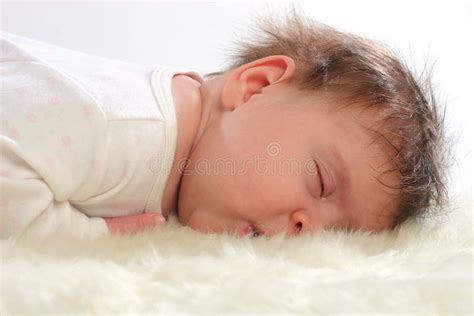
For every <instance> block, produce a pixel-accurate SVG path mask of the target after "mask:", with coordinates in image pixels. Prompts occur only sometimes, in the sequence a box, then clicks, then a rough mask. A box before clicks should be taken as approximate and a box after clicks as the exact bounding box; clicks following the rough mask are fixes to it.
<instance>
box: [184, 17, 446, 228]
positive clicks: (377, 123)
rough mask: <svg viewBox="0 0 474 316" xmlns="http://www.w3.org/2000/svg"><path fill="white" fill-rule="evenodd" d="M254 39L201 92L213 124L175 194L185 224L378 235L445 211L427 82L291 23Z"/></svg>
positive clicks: (311, 25)
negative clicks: (358, 231) (432, 212)
mask: <svg viewBox="0 0 474 316" xmlns="http://www.w3.org/2000/svg"><path fill="white" fill-rule="evenodd" d="M261 34H263V35H262V36H261V37H260V38H257V39H253V40H251V41H248V42H246V43H242V44H241V45H240V47H239V48H238V49H237V54H236V58H235V59H234V63H233V64H232V65H231V66H230V67H229V68H228V69H226V70H225V71H223V72H221V73H215V74H212V76H211V78H210V79H208V80H207V81H206V82H205V83H204V84H203V86H202V89H201V93H202V102H203V104H204V105H206V106H208V107H209V109H210V114H209V119H208V121H207V124H206V127H205V129H204V131H203V133H202V134H201V136H200V138H199V141H198V142H197V143H195V145H194V147H193V149H192V152H191V155H190V157H189V162H188V164H187V166H186V169H185V170H184V175H183V178H182V182H181V188H180V194H179V219H180V221H181V222H182V223H183V224H185V225H189V226H191V227H192V228H195V229H198V230H201V231H205V232H236V233H237V234H254V235H258V234H265V235H273V234H275V233H280V232H282V233H289V234H297V233H300V232H314V231H317V230H321V229H328V228H336V229H337V228H343V229H362V230H370V231H380V230H383V229H392V228H395V227H397V226H399V225H400V224H401V223H402V222H404V221H405V220H406V219H408V218H410V217H413V216H420V215H423V214H425V213H426V212H427V211H428V210H430V209H431V210H433V209H435V208H436V206H440V205H441V203H442V202H443V201H444V199H445V186H444V173H443V170H444V169H443V162H444V160H443V158H444V155H443V149H444V146H443V126H442V121H443V120H442V118H441V117H440V113H439V110H438V109H437V106H436V104H435V101H434V98H433V94H432V90H431V86H430V84H429V80H426V81H425V83H424V85H423V86H421V85H420V84H419V83H418V82H417V81H416V80H415V79H414V76H413V75H412V74H411V72H410V71H409V70H408V69H407V67H406V66H405V65H404V64H403V63H401V62H400V61H399V60H398V59H397V58H396V57H395V55H394V54H393V53H392V52H391V51H390V50H388V49H387V48H385V47H384V46H382V45H380V44H377V43H375V42H373V41H369V40H367V39H364V38H361V37H358V36H355V35H353V34H348V33H343V32H339V31H337V30H335V29H333V28H330V27H328V26H325V25H321V24H316V23H315V22H313V21H311V20H309V19H307V18H304V17H302V16H301V15H300V14H297V13H294V12H293V13H292V14H290V15H289V16H288V18H287V19H286V20H284V21H283V22H278V23H275V21H272V20H266V21H264V22H262V25H261ZM428 79H429V78H428Z"/></svg>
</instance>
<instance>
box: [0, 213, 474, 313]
mask: <svg viewBox="0 0 474 316" xmlns="http://www.w3.org/2000/svg"><path fill="white" fill-rule="evenodd" d="M463 209H464V211H466V212H460V211H461V210H457V211H455V213H456V214H457V215H456V216H453V214H454V213H453V214H452V215H451V217H450V218H449V219H448V220H445V221H444V222H440V221H439V220H438V221H431V222H425V223H424V224H420V223H417V222H416V221H411V222H409V223H407V224H406V225H404V226H403V227H402V228H401V229H400V230H399V231H398V232H395V233H382V234H378V235H370V234H367V233H360V232H355V233H342V232H330V231H326V232H321V233H319V234H317V235H315V236H312V237H310V236H302V237H297V238H292V239H285V238H282V237H280V236H277V237H275V238H272V239H265V238H262V239H236V238H233V237H231V236H225V235H220V236H219V235H203V234H200V233H197V232H194V231H191V230H190V229H187V228H183V227H179V225H178V224H177V223H176V221H174V222H172V223H170V225H169V226H168V227H166V228H164V229H161V230H155V231H153V232H148V233H143V234H139V235H135V236H131V237H130V236H129V237H105V238H103V239H100V240H96V241H84V240H83V241H80V240H65V239H60V240H43V241H39V240H32V239H28V238H25V239H23V240H19V241H17V242H16V243H13V242H6V241H3V242H2V243H1V257H2V262H1V286H2V288H1V306H0V314H1V315H9V314H16V313H22V314H23V313H27V314H30V313H52V312H55V313H61V314H71V313H74V314H76V313H77V314H78V313H81V314H83V313H86V314H99V315H100V314H112V313H133V314H136V313H148V314H150V313H159V314H175V313H180V314H192V313H204V314H224V313H233V314H241V313H242V314H243V313H253V314H255V313H259V314H260V313H266V314H275V313H286V314H300V313H306V314H325V313H331V314H343V315H346V314H351V315H353V314H375V313H376V314H379V313H390V314H392V315H401V314H410V315H411V314H416V315H421V314H422V315H452V314H469V315H472V312H473V305H472V304H473V292H472V291H473V287H472V286H473V283H472V282H473V277H472V254H473V251H472V250H473V243H472V242H473V239H472V205H469V206H466V208H463Z"/></svg>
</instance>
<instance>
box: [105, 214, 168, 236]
mask: <svg viewBox="0 0 474 316" xmlns="http://www.w3.org/2000/svg"><path fill="white" fill-rule="evenodd" d="M105 221H106V223H107V226H108V228H109V231H110V232H111V233H113V234H114V233H118V234H133V233H137V232H139V231H142V230H145V229H152V228H154V227H156V226H161V225H164V224H165V223H166V220H165V218H164V217H163V215H161V214H160V213H155V212H148V213H143V214H139V215H132V216H122V217H115V218H107V219H105Z"/></svg>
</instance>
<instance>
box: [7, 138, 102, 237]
mask: <svg viewBox="0 0 474 316" xmlns="http://www.w3.org/2000/svg"><path fill="white" fill-rule="evenodd" d="M0 146H1V147H0V154H1V155H0V166H1V174H0V214H1V217H2V220H1V223H0V237H1V238H8V237H12V236H13V237H16V236H19V235H21V234H22V233H23V232H25V231H28V232H29V233H32V234H34V235H36V236H46V235H51V234H61V233H62V234H67V235H74V236H77V237H95V236H98V235H101V234H104V233H107V225H106V223H105V221H104V219H102V218H98V217H96V218H89V217H87V216H86V215H85V214H83V213H81V212H80V211H79V210H77V209H76V208H75V207H74V206H73V205H72V204H71V203H70V202H69V200H67V199H65V200H57V199H56V198H55V195H54V193H53V191H52V188H54V185H53V183H49V184H48V183H47V182H46V181H45V180H44V179H43V177H41V176H40V175H39V174H38V172H37V171H35V169H34V168H33V167H32V166H31V163H29V162H28V161H27V160H26V159H24V158H23V157H22V154H21V152H22V150H21V148H20V147H19V146H18V145H17V144H16V143H15V142H11V141H10V139H8V138H6V137H3V135H0ZM52 182H54V181H52Z"/></svg>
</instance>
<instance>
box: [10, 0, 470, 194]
mask: <svg viewBox="0 0 474 316" xmlns="http://www.w3.org/2000/svg"><path fill="white" fill-rule="evenodd" d="M285 5H286V6H287V5H288V4H287V3H286V4H285V3H281V2H279V3H275V2H274V3H272V4H269V3H264V2H259V1H252V2H219V3H216V2H214V3H213V2H187V3H181V2H157V1H147V2H139V3H138V2H111V1H106V2H84V1H82V2H65V1H62V2H58V1H56V2H39V1H34V2H5V1H2V3H1V29H2V30H4V31H8V32H13V33H17V34H20V35H24V36H28V37H32V38H35V39H39V40H42V41H46V42H50V43H54V44H57V45H61V46H64V47H69V48H72V49H76V50H80V51H83V52H87V53H91V54H96V55H101V56H105V57H109V58H117V59H122V60H125V61H130V62H137V63H144V64H156V65H162V64H167V65H174V66H182V67H187V68H193V69H195V70H197V71H199V72H201V73H207V72H212V71H217V70H219V69H220V67H221V66H222V65H224V62H225V60H226V59H225V54H226V51H225V50H226V48H228V47H229V44H230V43H231V41H232V39H233V38H235V37H239V36H240V35H242V34H243V33H246V28H245V27H246V26H248V25H249V24H250V23H251V18H252V16H253V14H254V13H259V14H261V13H263V14H264V13H266V12H270V10H271V9H275V8H278V7H282V6H285ZM301 7H302V8H303V9H305V11H306V13H307V14H309V15H311V16H313V17H314V18H315V19H317V20H319V21H321V22H324V23H326V24H329V25H331V26H334V27H337V28H341V29H343V30H348V31H351V32H354V33H358V34H361V35H366V36H368V37H370V38H373V39H377V40H380V41H383V42H385V43H387V44H389V45H390V46H391V47H393V48H395V49H396V50H397V51H399V52H400V53H401V54H402V55H403V56H405V58H406V60H407V61H408V62H409V64H414V65H416V69H418V70H419V71H421V70H422V69H423V66H424V64H425V61H426V60H427V61H428V63H429V64H430V63H435V68H434V83H435V87H436V91H437V92H438V95H439V97H440V100H441V101H443V102H446V104H447V114H448V128H449V131H450V136H451V137H452V138H453V139H454V141H455V142H456V145H455V151H454V153H455V157H456V163H455V164H454V167H453V169H452V176H451V179H452V181H451V182H452V184H451V191H452V193H453V195H454V197H456V196H457V197H458V198H459V197H462V198H463V199H467V200H468V201H471V200H472V144H473V127H472V125H473V122H472V117H473V113H474V110H473V107H474V104H473V102H472V100H473V98H472V97H471V94H472V93H473V90H474V85H473V81H472V79H471V76H472V75H473V64H472V58H473V57H474V54H473V45H472V43H473V38H474V32H473V29H474V28H473V17H472V11H473V9H472V8H473V6H472V2H470V1H444V2H435V1H361V0H358V1H341V0H339V1H330V0H325V1H308V2H301Z"/></svg>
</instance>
